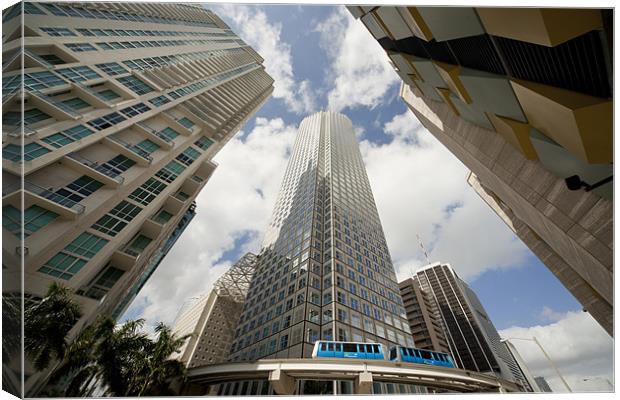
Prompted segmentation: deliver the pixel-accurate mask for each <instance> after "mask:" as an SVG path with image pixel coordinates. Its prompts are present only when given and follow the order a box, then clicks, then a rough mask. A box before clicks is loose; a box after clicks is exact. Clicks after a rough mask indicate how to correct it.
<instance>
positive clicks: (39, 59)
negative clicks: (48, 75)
mask: <svg viewBox="0 0 620 400" xmlns="http://www.w3.org/2000/svg"><path fill="white" fill-rule="evenodd" d="M24 55H26V56H28V57H30V58H32V59H33V60H36V61H37V62H38V63H40V64H42V65H43V66H45V68H54V65H53V64H52V63H50V62H49V61H47V60H46V59H44V58H43V57H41V56H39V55H38V54H35V53H34V52H32V51H30V50H25V51H24Z"/></svg>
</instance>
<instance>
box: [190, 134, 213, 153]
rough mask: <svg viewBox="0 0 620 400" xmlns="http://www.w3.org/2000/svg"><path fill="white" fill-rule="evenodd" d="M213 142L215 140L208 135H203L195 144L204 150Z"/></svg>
mask: <svg viewBox="0 0 620 400" xmlns="http://www.w3.org/2000/svg"><path fill="white" fill-rule="evenodd" d="M212 144H213V140H211V139H209V138H208V137H206V136H203V137H201V138H200V139H198V140H196V141H195V142H194V145H195V146H197V147H199V148H200V149H202V150H206V149H208V148H209V146H211V145H212Z"/></svg>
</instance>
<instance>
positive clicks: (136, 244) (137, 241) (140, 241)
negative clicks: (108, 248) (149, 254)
mask: <svg viewBox="0 0 620 400" xmlns="http://www.w3.org/2000/svg"><path fill="white" fill-rule="evenodd" d="M152 241H153V239H151V238H150V237H146V236H144V235H138V236H136V237H135V238H134V239H133V240H132V241H131V244H130V245H129V246H127V247H126V248H125V249H124V250H123V251H124V252H125V253H127V254H131V255H134V256H138V255H139V254H140V253H142V251H143V250H144V249H146V246H148V245H149V243H151V242H152Z"/></svg>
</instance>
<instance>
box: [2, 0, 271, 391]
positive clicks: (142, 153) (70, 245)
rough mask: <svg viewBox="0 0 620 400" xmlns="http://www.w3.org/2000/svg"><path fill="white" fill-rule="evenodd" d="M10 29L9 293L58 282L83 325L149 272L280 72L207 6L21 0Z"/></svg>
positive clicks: (6, 85) (6, 140)
mask: <svg viewBox="0 0 620 400" xmlns="http://www.w3.org/2000/svg"><path fill="white" fill-rule="evenodd" d="M2 33H3V49H2V51H3V61H4V62H3V76H2V78H3V79H2V100H3V107H2V113H3V118H2V120H3V126H2V131H3V147H2V158H3V161H2V167H3V168H2V169H3V204H2V206H3V224H2V225H3V249H2V256H3V277H4V280H3V281H4V287H3V293H4V294H5V296H16V297H21V296H22V295H24V296H26V297H30V296H32V297H40V296H42V295H44V294H45V292H46V291H47V288H48V287H49V285H50V284H51V283H52V282H61V283H62V284H63V285H65V286H68V287H70V288H71V289H73V290H74V291H75V292H76V298H77V300H78V301H79V303H80V304H81V306H82V310H83V314H84V316H83V318H82V319H81V320H80V322H79V323H78V324H76V326H75V327H74V330H73V332H75V331H76V330H77V329H79V327H80V326H81V325H83V323H87V322H89V321H92V320H93V319H94V318H95V317H96V316H97V315H99V314H101V313H111V312H112V311H113V310H114V309H115V307H116V306H117V305H118V303H119V302H120V301H122V299H123V298H124V297H125V296H126V295H127V294H128V292H129V291H130V290H131V288H132V287H134V285H135V284H136V283H137V282H139V281H140V280H141V279H142V277H143V276H144V273H145V268H147V266H148V265H149V264H148V263H149V260H151V258H152V255H153V254H155V253H156V252H157V251H158V249H160V248H161V246H162V245H163V244H164V243H165V242H166V240H168V238H169V237H170V235H171V234H172V233H173V231H174V230H175V228H176V227H177V226H178V224H179V221H180V220H181V219H182V218H183V217H184V215H186V211H187V210H188V208H189V207H190V206H191V204H192V202H193V200H194V199H195V198H196V196H197V194H198V193H199V192H200V190H201V189H202V188H203V186H204V185H205V183H206V182H207V180H208V179H209V177H210V176H211V174H212V173H213V170H214V169H215V168H216V164H214V163H213V162H212V161H211V159H212V158H213V156H214V155H215V154H216V153H217V152H218V151H219V150H220V149H221V148H222V146H224V144H225V143H226V142H227V141H228V140H229V139H230V138H231V137H232V135H233V134H234V133H235V132H237V130H238V129H239V128H240V127H241V126H242V124H243V123H244V122H245V121H246V120H247V119H249V118H250V117H251V115H252V114H253V113H254V112H255V111H256V110H257V109H258V108H259V107H260V106H261V105H262V104H263V103H264V102H265V101H266V100H267V98H268V96H269V95H270V93H271V92H272V90H273V85H272V84H273V79H272V78H271V77H270V76H269V75H267V73H266V72H265V70H264V67H263V66H262V62H263V59H262V58H261V57H260V56H259V55H258V54H257V53H256V52H255V51H254V50H253V49H251V48H250V47H249V46H247V45H246V44H245V43H244V42H243V40H241V39H240V38H239V37H238V36H237V35H236V34H235V33H234V32H232V31H231V30H230V29H229V27H228V26H227V25H226V24H225V23H224V22H223V21H222V20H221V19H219V18H218V17H217V16H216V15H215V14H214V13H213V12H211V11H209V10H206V9H205V8H203V7H202V6H201V5H190V4H178V3H177V4H173V3H170V4H165V3H144V2H135V3H131V2H123V3H113V2H102V3H96V2H88V3H30V2H26V3H19V4H17V5H15V6H13V7H11V8H9V9H8V10H6V11H5V12H4V13H3V24H2ZM22 34H23V37H22ZM22 111H23V112H22ZM22 178H23V181H22ZM22 212H23V221H22ZM22 222H23V223H22ZM22 263H23V267H22ZM22 274H23V275H22ZM22 284H23V288H24V289H23V290H24V293H21V292H22ZM25 334H26V335H28V332H25ZM30 372H31V371H28V372H27V373H28V374H30ZM26 387H28V383H26Z"/></svg>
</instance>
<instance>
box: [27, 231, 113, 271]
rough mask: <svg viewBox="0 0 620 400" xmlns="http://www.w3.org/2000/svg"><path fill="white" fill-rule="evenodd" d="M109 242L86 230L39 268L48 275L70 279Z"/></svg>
mask: <svg viewBox="0 0 620 400" xmlns="http://www.w3.org/2000/svg"><path fill="white" fill-rule="evenodd" d="M107 243H108V240H106V239H103V238H100V237H99V236H96V235H93V234H91V233H87V232H84V233H82V234H81V235H80V236H78V237H77V238H76V239H75V240H73V241H72V242H71V243H69V244H68V245H67V247H65V248H64V249H63V250H62V251H61V252H59V253H58V254H56V255H55V256H54V257H52V258H50V259H49V260H48V261H47V262H46V263H45V264H44V265H43V266H42V267H41V268H39V269H38V271H39V272H42V273H44V274H47V275H51V276H54V277H57V278H60V279H65V280H69V279H71V278H72V277H73V276H74V275H75V274H77V273H78V272H80V270H81V269H82V268H83V267H84V265H86V263H87V262H88V260H90V259H91V258H93V257H94V256H95V254H97V253H98V252H99V250H101V249H102V248H103V246H105V245H106V244H107Z"/></svg>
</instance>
